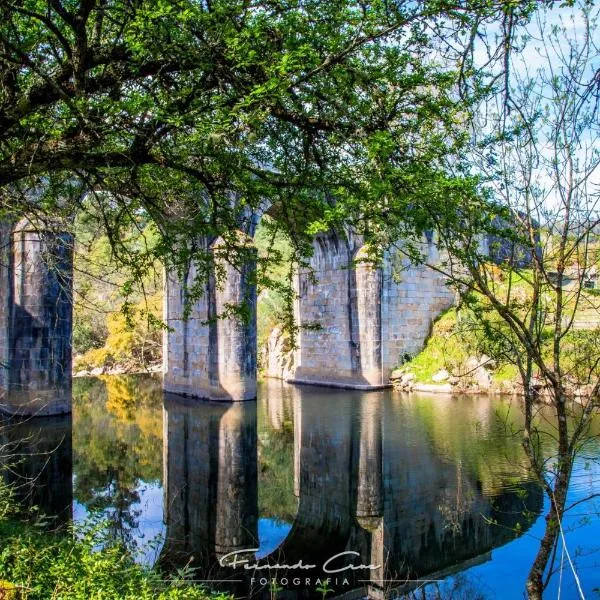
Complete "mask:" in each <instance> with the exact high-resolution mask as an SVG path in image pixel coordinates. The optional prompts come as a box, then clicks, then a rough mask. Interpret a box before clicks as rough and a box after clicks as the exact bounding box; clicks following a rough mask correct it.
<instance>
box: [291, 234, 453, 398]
mask: <svg viewBox="0 0 600 600" xmlns="http://www.w3.org/2000/svg"><path fill="white" fill-rule="evenodd" d="M424 251H425V252H426V253H427V254H428V261H429V262H430V263H435V262H436V261H437V260H439V257H438V256H437V250H436V247H435V245H434V244H433V242H424ZM368 254H369V253H368V248H367V247H366V246H364V245H362V244H361V239H360V238H359V237H357V236H353V235H352V234H348V233H346V234H338V233H336V232H329V233H327V234H321V235H318V236H317V237H316V238H315V241H314V253H313V256H312V258H311V261H310V268H307V269H304V270H302V271H300V273H299V274H298V276H297V279H296V286H297V291H298V299H297V302H296V320H297V322H298V324H299V326H300V333H299V336H298V338H299V339H298V349H297V351H296V354H295V357H294V362H295V365H296V371H295V374H294V376H293V377H292V378H290V379H289V381H292V382H295V383H307V384H317V385H327V386H334V387H348V388H354V389H377V388H379V387H385V386H387V385H388V384H389V375H390V373H391V371H392V369H393V368H394V367H396V366H397V365H398V364H399V363H400V362H402V361H403V359H404V358H405V357H407V356H412V355H414V354H416V353H417V352H418V351H419V350H420V349H421V348H422V346H423V344H424V342H425V340H426V338H427V336H428V334H429V332H430V329H431V324H432V322H433V320H434V319H435V317H437V316H438V315H439V314H440V312H441V311H443V310H444V309H446V308H448V307H449V306H451V305H452V303H453V301H454V294H453V293H452V291H451V290H450V289H449V288H448V287H447V286H446V285H445V280H444V278H443V277H442V276H441V275H439V274H438V273H437V272H436V271H434V270H433V269H431V268H428V267H425V266H421V265H419V266H416V265H411V264H410V262H409V261H406V260H403V259H402V257H401V254H400V253H399V252H398V251H397V250H396V251H391V252H388V253H387V254H386V255H385V256H384V259H383V264H382V265H377V266H376V265H374V264H373V263H372V262H371V261H369V260H368V258H369V257H368Z"/></svg>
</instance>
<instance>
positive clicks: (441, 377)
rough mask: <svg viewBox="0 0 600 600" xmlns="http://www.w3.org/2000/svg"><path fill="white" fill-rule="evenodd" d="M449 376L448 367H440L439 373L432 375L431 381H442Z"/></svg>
mask: <svg viewBox="0 0 600 600" xmlns="http://www.w3.org/2000/svg"><path fill="white" fill-rule="evenodd" d="M449 378H450V373H448V371H446V369H440V370H439V371H438V372H437V373H435V374H434V375H433V376H432V377H431V381H434V382H435V383H441V382H442V381H446V380H448V379H449Z"/></svg>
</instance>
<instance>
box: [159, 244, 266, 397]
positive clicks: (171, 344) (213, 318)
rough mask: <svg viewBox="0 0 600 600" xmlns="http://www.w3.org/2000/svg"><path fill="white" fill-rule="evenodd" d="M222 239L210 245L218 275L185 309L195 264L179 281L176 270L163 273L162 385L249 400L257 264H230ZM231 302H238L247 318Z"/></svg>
mask: <svg viewBox="0 0 600 600" xmlns="http://www.w3.org/2000/svg"><path fill="white" fill-rule="evenodd" d="M240 235H243V234H240ZM245 242H246V243H248V240H245ZM222 243H223V242H222V240H221V239H220V238H219V239H218V240H217V241H216V242H214V243H213V244H212V246H211V249H212V252H213V256H214V260H215V264H216V270H215V272H216V275H213V276H212V277H210V279H209V281H207V283H206V284H205V285H204V290H203V294H202V296H201V297H200V298H199V299H195V301H194V302H193V304H191V306H190V312H189V314H188V315H185V307H186V304H187V298H186V295H188V294H189V292H188V290H190V288H192V286H194V284H195V280H196V270H195V267H194V265H191V266H190V268H189V271H188V273H187V274H186V275H185V276H184V278H183V281H180V280H179V278H178V277H177V275H176V274H174V273H167V275H166V278H165V294H164V318H165V321H166V323H167V325H168V327H169V330H168V331H166V332H165V335H164V338H163V339H164V342H163V371H164V388H165V390H166V391H168V392H172V393H178V394H185V395H190V396H194V397H198V398H205V399H209V400H230V401H231V400H232V401H239V400H249V399H253V398H256V286H255V283H254V277H253V271H254V268H255V264H253V263H252V262H248V263H247V264H244V265H243V266H242V267H239V266H233V265H231V264H229V263H228V262H226V261H225V260H224V258H223V256H222V253H221V252H220V249H221V247H222V246H221V244H222ZM188 297H189V296H188ZM233 307H238V308H242V310H244V311H245V312H246V314H247V317H248V318H247V319H244V318H243V317H242V316H241V315H240V314H236V313H235V311H232V310H231V309H232V308H233Z"/></svg>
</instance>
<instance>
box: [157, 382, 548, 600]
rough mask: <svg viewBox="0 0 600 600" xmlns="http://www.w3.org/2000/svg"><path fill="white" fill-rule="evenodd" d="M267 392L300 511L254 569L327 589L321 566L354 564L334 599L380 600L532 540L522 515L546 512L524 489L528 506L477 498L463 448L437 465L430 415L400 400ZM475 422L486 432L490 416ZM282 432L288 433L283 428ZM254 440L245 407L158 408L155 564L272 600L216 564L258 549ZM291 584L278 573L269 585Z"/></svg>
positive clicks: (514, 498) (269, 417) (308, 592)
mask: <svg viewBox="0 0 600 600" xmlns="http://www.w3.org/2000/svg"><path fill="white" fill-rule="evenodd" d="M273 392H274V388H271V389H270V394H269V398H268V402H267V405H266V406H265V407H264V413H262V414H263V417H261V419H262V422H265V423H268V424H269V427H270V428H271V429H273V430H275V431H279V429H278V427H280V426H282V423H283V422H285V423H287V422H288V419H289V418H290V417H291V418H292V419H293V432H294V442H293V444H294V466H293V469H294V477H293V480H289V481H290V483H289V485H290V490H289V491H291V487H292V486H293V491H294V494H295V495H296V497H297V498H298V507H297V513H296V515H295V517H294V518H293V522H292V523H291V528H290V530H289V532H288V533H287V536H286V537H285V539H284V540H283V541H282V542H281V543H280V544H279V546H278V547H277V548H276V549H275V550H273V551H271V552H270V553H269V554H268V555H267V556H265V555H263V554H261V556H262V558H261V559H260V562H261V563H262V564H264V563H265V562H268V563H270V564H273V563H278V564H295V563H297V562H298V561H300V560H301V561H302V562H303V564H307V563H313V564H315V565H318V566H317V567H316V568H315V569H314V570H311V571H310V572H306V573H305V572H303V573H302V576H304V577H312V579H313V580H316V578H320V579H321V580H322V579H324V578H326V577H327V576H328V574H327V573H325V572H324V571H323V570H322V565H323V563H324V562H325V561H326V560H327V559H328V558H330V557H331V556H334V555H337V554H338V553H343V552H350V551H352V552H356V553H358V555H352V556H346V557H343V558H340V559H337V560H338V562H337V563H336V565H335V566H337V567H343V566H344V565H346V566H347V565H349V564H352V565H357V564H364V565H373V566H374V568H372V569H364V570H357V571H348V572H346V577H347V579H348V580H349V584H348V585H347V586H346V587H345V588H339V587H338V588H337V589H336V593H340V595H342V596H343V594H344V593H348V592H350V591H352V593H353V594H363V596H364V595H365V594H367V595H368V596H369V597H372V598H386V597H389V595H390V594H391V593H392V591H393V589H392V588H393V587H395V584H393V583H390V581H389V580H406V579H417V578H420V579H426V578H428V577H430V576H432V575H433V574H438V573H445V572H448V569H458V570H460V565H470V564H472V562H473V561H479V560H485V557H486V556H488V553H489V552H490V551H491V550H492V549H493V548H495V547H497V546H499V545H502V544H504V543H506V542H508V541H509V540H511V539H512V538H514V535H515V533H514V530H513V528H514V527H515V525H516V523H517V522H519V523H520V525H521V531H525V530H526V529H527V527H528V525H529V524H530V522H531V521H530V520H527V519H526V518H525V516H524V511H525V510H529V511H532V513H531V514H535V513H537V512H539V510H540V509H541V506H542V495H541V492H540V491H539V489H537V488H536V487H535V486H534V485H532V484H527V483H526V484H524V488H525V489H526V490H527V492H528V498H527V499H524V498H523V496H522V494H521V493H520V492H518V491H509V490H505V489H504V488H503V487H502V486H499V488H498V489H497V490H496V491H494V493H493V494H490V495H486V494H484V492H483V488H484V486H483V484H482V482H481V481H480V480H479V476H478V472H477V469H475V468H474V466H473V465H472V464H470V465H469V463H468V461H467V460H466V459H465V460H463V459H462V458H460V454H461V452H462V451H463V450H464V448H462V447H460V446H458V447H453V452H452V453H451V455H452V457H453V458H452V459H450V458H449V454H448V451H447V449H445V450H444V451H441V452H439V451H438V450H437V448H436V446H435V444H432V441H431V438H430V431H429V428H430V427H431V426H432V423H431V422H429V421H428V419H429V413H424V416H423V417H422V416H420V415H419V414H418V412H417V411H415V410H414V407H412V408H413V409H412V410H411V409H408V410H407V407H406V406H403V405H402V403H399V402H397V400H398V398H394V397H392V396H390V395H388V394H384V393H369V394H361V393H357V392H352V393H350V392H344V391H341V390H338V391H328V392H325V394H327V397H328V401H327V402H325V401H324V398H323V396H324V392H323V390H317V389H316V388H297V387H290V388H288V389H287V392H288V393H285V394H284V393H282V394H281V395H280V396H278V395H277V394H276V393H273ZM290 395H291V405H292V406H290V398H289V396H290ZM291 409H293V410H291ZM470 409H471V407H470V406H466V410H470ZM488 412H489V407H488ZM282 415H285V417H282ZM478 418H480V419H481V422H482V423H485V424H486V425H485V426H486V427H488V426H489V427H491V426H492V425H491V424H492V417H491V413H490V414H478ZM453 419H454V420H456V419H460V417H457V416H451V417H450V419H449V420H450V422H449V423H448V426H449V427H451V428H453V429H458V428H459V424H458V422H456V423H455V422H453V421H452V420H453ZM433 425H437V422H435V423H433ZM286 427H287V428H288V429H287V431H290V430H291V424H288V425H286ZM255 428H256V420H255V415H254V404H235V405H232V406H230V407H229V408H228V409H227V408H226V407H225V406H224V405H222V404H216V405H215V404H205V405H203V404H192V405H191V406H190V405H188V406H186V405H185V404H181V403H180V402H179V403H175V402H170V401H167V402H166V404H165V436H166V437H165V507H166V508H165V511H166V522H167V536H168V541H167V544H166V546H165V549H164V550H163V559H171V560H173V561H174V562H175V563H176V564H181V562H182V561H181V559H183V558H188V557H189V556H191V555H193V556H195V557H197V560H198V561H199V562H198V563H196V564H201V566H202V569H203V571H202V572H203V573H204V574H205V575H207V576H210V577H216V576H217V574H218V577H222V578H224V579H228V578H229V579H236V578H237V579H242V580H244V583H240V586H241V587H240V588H238V589H237V592H240V593H241V594H242V595H246V594H249V593H250V591H251V593H252V594H256V597H258V598H267V597H268V596H269V591H268V587H266V588H265V587H264V584H262V585H261V584H259V578H257V579H255V581H254V584H253V586H254V587H253V588H252V590H250V588H249V587H248V586H249V578H250V577H251V574H250V575H248V573H246V574H243V572H240V570H239V569H238V570H233V569H231V568H227V567H220V566H219V564H218V558H219V557H220V556H223V555H224V554H226V553H227V552H231V551H234V550H237V549H243V548H257V547H258V545H257V544H256V532H257V527H256V525H257V502H256V498H257V490H256V481H257V479H256V473H257V464H256V460H257V454H256V439H257V437H256V435H257V434H256V429H255ZM461 439H462V438H461V437H460V436H459V437H458V438H456V439H455V440H454V441H453V440H448V439H444V440H442V442H441V443H443V444H446V443H447V442H451V443H452V444H460V443H461V441H460V440H461ZM507 443H508V442H507ZM456 457H459V458H456ZM455 458H456V459H455ZM290 468H291V467H290ZM486 476H487V477H489V473H487V474H486ZM266 484H267V485H268V483H266ZM270 494H271V495H273V493H272V492H270ZM271 509H272V507H271ZM289 518H290V519H291V517H289ZM494 522H496V523H498V525H497V526H494V525H492V524H491V523H494ZM177 557H178V558H179V560H176V559H177ZM457 565H458V566H457ZM294 575H297V573H294V572H292V571H290V572H286V570H285V569H283V570H280V571H278V574H277V576H278V577H279V578H281V577H286V576H287V577H289V578H290V579H292V578H293V577H294ZM338 586H339V584H338ZM410 589H412V588H411V587H410V584H409V585H408V586H407V587H406V590H407V591H410ZM249 590H250V591H249ZM285 597H286V598H297V599H299V598H312V597H314V588H312V589H311V588H310V586H309V587H307V586H305V585H299V586H296V587H294V586H292V587H288V588H287V589H286V592H285ZM356 597H359V596H356Z"/></svg>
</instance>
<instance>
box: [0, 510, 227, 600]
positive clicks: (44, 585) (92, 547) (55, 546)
mask: <svg viewBox="0 0 600 600" xmlns="http://www.w3.org/2000/svg"><path fill="white" fill-rule="evenodd" d="M0 538H1V539H2V550H0V576H1V577H2V578H3V579H5V580H7V581H9V582H10V583H11V584H12V585H14V586H15V587H16V588H17V589H18V590H19V592H20V594H19V596H18V597H19V599H20V600H62V599H65V600H66V599H69V600H90V599H98V600H100V599H102V600H179V599H181V600H183V599H186V600H207V599H208V598H214V599H215V600H216V599H219V600H225V599H226V598H228V596H226V595H215V594H211V593H210V592H208V591H207V590H206V589H204V588H202V587H199V586H196V585H193V584H191V583H189V582H188V581H186V576H183V577H182V576H175V577H172V578H166V579H163V577H162V574H160V573H158V572H157V571H154V570H152V569H149V568H147V567H144V566H141V565H139V564H137V563H135V562H134V560H133V558H132V557H131V556H130V555H129V554H128V552H127V550H126V549H125V548H124V547H122V546H121V545H119V544H115V543H114V542H113V541H112V540H111V538H110V537H107V535H106V530H105V529H104V528H103V525H102V523H99V524H88V525H87V526H85V527H83V528H81V529H76V530H74V531H72V532H69V533H68V534H66V535H65V534H50V533H45V532H43V531H42V530H40V529H39V528H36V527H35V526H32V525H27V524H14V523H12V524H11V523H7V522H6V521H5V520H2V521H0Z"/></svg>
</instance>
